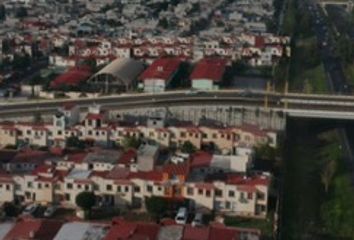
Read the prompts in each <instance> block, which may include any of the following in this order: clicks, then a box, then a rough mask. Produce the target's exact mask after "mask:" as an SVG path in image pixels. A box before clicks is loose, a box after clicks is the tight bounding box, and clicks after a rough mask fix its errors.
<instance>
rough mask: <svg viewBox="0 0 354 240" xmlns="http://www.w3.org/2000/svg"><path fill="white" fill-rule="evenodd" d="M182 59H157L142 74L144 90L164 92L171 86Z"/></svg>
mask: <svg viewBox="0 0 354 240" xmlns="http://www.w3.org/2000/svg"><path fill="white" fill-rule="evenodd" d="M181 63H182V61H181V60H180V59H178V58H160V59H157V60H155V61H154V62H153V63H152V64H151V65H150V66H149V67H148V68H147V69H146V70H145V71H144V72H143V73H142V75H141V76H140V80H141V81H142V82H143V84H144V91H145V92H149V93H154V92H163V91H165V89H166V88H167V87H168V86H169V84H170V83H171V81H172V80H173V78H174V76H175V75H176V73H177V72H178V70H179V67H180V65H181Z"/></svg>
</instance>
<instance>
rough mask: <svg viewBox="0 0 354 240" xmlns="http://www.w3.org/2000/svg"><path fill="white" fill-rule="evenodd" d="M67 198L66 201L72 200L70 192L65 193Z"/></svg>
mask: <svg viewBox="0 0 354 240" xmlns="http://www.w3.org/2000/svg"><path fill="white" fill-rule="evenodd" d="M65 200H66V201H70V194H68V193H65Z"/></svg>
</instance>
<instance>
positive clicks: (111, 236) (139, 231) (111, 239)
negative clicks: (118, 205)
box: [103, 219, 160, 240]
mask: <svg viewBox="0 0 354 240" xmlns="http://www.w3.org/2000/svg"><path fill="white" fill-rule="evenodd" d="M159 229H160V226H159V225H157V224H155V223H141V222H136V223H133V222H128V221H125V220H123V219H115V220H113V225H112V227H111V229H110V230H109V232H108V233H107V235H106V237H105V238H104V239H103V240H117V239H120V240H133V239H134V240H140V239H141V240H155V239H156V238H157V234H158V232H159Z"/></svg>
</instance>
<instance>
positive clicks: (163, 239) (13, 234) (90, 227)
mask: <svg viewBox="0 0 354 240" xmlns="http://www.w3.org/2000/svg"><path fill="white" fill-rule="evenodd" d="M260 237H261V232H260V231H259V230H256V229H245V228H234V227H226V226H224V225H223V224H218V223H215V224H212V225H211V226H208V227H198V228H196V227H192V226H190V225H185V226H182V225H175V224H171V223H168V222H163V223H161V224H157V223H148V222H131V221H126V220H123V219H121V218H114V219H113V220H112V222H100V223H98V222H84V221H69V222H65V221H61V220H51V219H21V220H19V221H17V222H5V223H0V238H1V239H3V240H17V239H23V240H30V239H41V240H68V239H91V240H117V239H120V240H128V239H144V240H216V239H223V240H235V239H243V240H259V239H260Z"/></svg>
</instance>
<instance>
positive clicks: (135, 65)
mask: <svg viewBox="0 0 354 240" xmlns="http://www.w3.org/2000/svg"><path fill="white" fill-rule="evenodd" d="M143 70H144V65H143V64H142V63H141V62H139V61H136V60H134V59H131V58H117V59H115V60H114V61H113V62H111V63H110V64H108V65H107V66H105V67H104V68H102V69H101V70H100V71H99V72H98V73H96V74H95V75H94V76H92V77H91V78H90V80H91V79H94V78H96V79H97V77H99V76H100V75H110V76H112V77H114V78H115V80H117V81H118V82H120V83H122V85H125V86H128V85H130V84H131V83H132V82H133V81H134V80H135V79H136V78H137V77H138V76H139V74H140V73H141V72H142V71H143Z"/></svg>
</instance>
